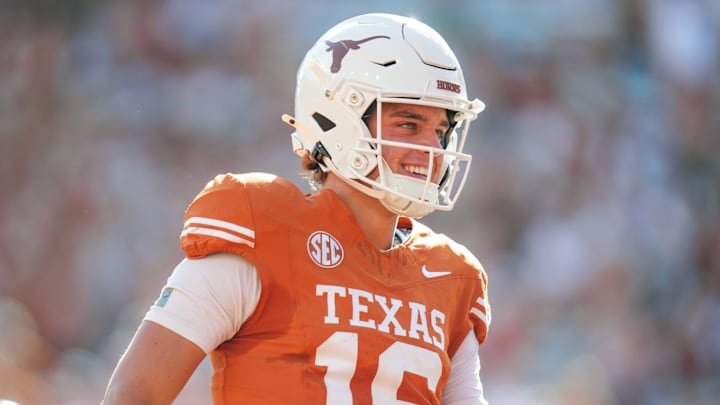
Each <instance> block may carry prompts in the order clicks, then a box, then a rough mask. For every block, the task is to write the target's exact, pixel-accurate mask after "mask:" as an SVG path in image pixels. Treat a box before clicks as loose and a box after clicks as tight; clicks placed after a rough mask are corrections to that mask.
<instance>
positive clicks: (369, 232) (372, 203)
mask: <svg viewBox="0 0 720 405" xmlns="http://www.w3.org/2000/svg"><path fill="white" fill-rule="evenodd" d="M323 188H329V189H331V190H333V191H335V193H337V195H338V196H339V197H340V199H342V200H343V202H344V203H345V204H346V205H347V206H348V208H350V211H352V213H353V215H354V216H355V219H356V220H357V223H358V225H360V229H362V231H363V233H365V237H367V238H368V239H369V240H370V241H371V242H372V243H373V244H374V245H375V246H376V247H377V248H378V249H380V250H387V249H390V248H391V247H392V242H393V237H394V232H395V226H396V225H397V219H398V215H397V214H395V213H394V212H391V211H388V209H387V208H385V206H384V205H382V203H381V202H380V201H378V200H377V199H376V198H373V197H370V196H369V195H367V194H365V193H363V192H362V191H360V190H358V189H356V188H354V187H352V186H351V185H349V184H347V183H346V182H345V181H344V180H342V179H340V178H339V177H337V176H336V175H334V174H332V173H330V174H329V175H328V177H327V179H326V180H325V183H324V184H323Z"/></svg>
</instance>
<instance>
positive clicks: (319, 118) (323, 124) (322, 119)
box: [312, 113, 335, 132]
mask: <svg viewBox="0 0 720 405" xmlns="http://www.w3.org/2000/svg"><path fill="white" fill-rule="evenodd" d="M312 117H313V119H314V120H315V122H317V124H318V125H319V126H320V129H322V130H323V132H327V131H329V130H331V129H333V128H335V123H334V122H332V121H330V119H329V118H328V117H326V116H324V115H322V114H320V113H313V115H312Z"/></svg>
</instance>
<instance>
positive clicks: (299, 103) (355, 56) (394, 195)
mask: <svg viewBox="0 0 720 405" xmlns="http://www.w3.org/2000/svg"><path fill="white" fill-rule="evenodd" d="M483 108H484V105H483V104H482V102H480V101H479V100H477V99H475V100H470V99H468V97H467V93H466V87H465V80H464V78H463V73H462V70H461V68H460V64H459V63H458V60H457V58H456V56H455V55H454V53H453V51H452V50H451V49H450V47H449V46H448V45H447V43H446V42H445V40H444V39H443V38H442V37H441V36H440V35H439V34H438V33H437V32H436V31H435V30H433V29H432V28H430V27H429V26H427V25H425V24H423V23H421V22H419V21H417V20H414V19H410V18H405V17H401V16H396V15H388V14H366V15H361V16H357V17H354V18H350V19H348V20H346V21H343V22H342V23H340V24H338V25H336V26H335V27H333V28H332V29H330V30H329V31H328V32H327V33H325V34H324V35H323V36H322V37H321V38H320V39H319V40H318V41H317V43H316V44H315V45H314V46H313V47H312V48H311V49H310V51H309V52H308V53H307V55H306V56H305V58H304V60H303V61H302V64H301V65H300V68H299V71H298V74H297V89H296V95H295V113H294V116H290V115H285V116H283V120H284V121H285V122H287V123H288V124H289V125H290V126H292V127H293V132H292V145H293V148H294V151H295V152H296V153H297V154H298V155H299V156H300V157H301V162H302V166H303V168H304V169H305V170H306V173H307V177H308V179H309V180H310V182H311V184H313V185H314V187H315V191H314V192H313V193H310V194H304V193H303V192H302V191H301V190H300V189H299V188H297V187H296V186H295V185H293V183H291V182H290V181H288V180H286V179H283V178H280V177H277V176H273V175H270V174H264V173H246V174H225V175H220V176H217V177H216V178H215V179H214V180H212V181H210V182H209V183H208V184H207V185H206V187H205V188H204V189H203V190H202V191H201V192H200V193H199V194H198V196H197V197H196V198H195V199H194V200H193V201H192V203H191V204H190V205H189V207H188V208H187V211H186V215H185V222H184V228H183V230H182V234H181V236H180V243H181V246H182V249H183V250H184V252H185V254H186V256H187V258H186V259H184V260H183V261H182V262H181V263H180V264H178V266H177V267H176V268H175V270H174V271H173V273H172V275H171V276H170V277H169V279H168V281H167V284H166V285H165V287H164V288H163V289H162V292H161V294H160V296H159V298H158V299H157V301H156V302H155V303H154V305H152V306H151V308H150V310H149V311H148V312H147V314H146V316H145V318H144V320H143V322H142V323H141V325H140V327H139V329H138V331H137V332H136V335H135V337H134V338H133V340H132V342H131V343H130V345H129V347H128V348H127V350H126V352H125V353H124V355H123V356H122V358H121V359H120V361H119V363H118V365H117V368H116V370H115V372H114V373H113V376H112V378H111V380H110V382H109V385H108V388H107V392H106V397H105V400H104V402H105V404H107V405H109V404H133V403H148V404H166V403H170V402H172V401H173V399H174V398H175V397H176V396H177V395H178V393H179V392H180V390H181V389H182V388H183V387H184V385H185V383H186V382H187V380H188V379H189V377H190V376H191V375H192V374H193V372H194V370H195V369H196V367H197V366H198V364H199V363H200V362H201V361H202V360H203V358H204V357H205V356H206V355H209V356H210V357H211V360H212V366H213V376H212V398H213V403H215V404H239V403H246V404H289V403H298V404H351V403H354V404H371V403H374V404H407V403H423V404H438V403H453V404H484V403H487V402H486V400H485V397H484V395H483V389H482V384H481V382H480V375H479V372H480V360H479V355H478V347H479V345H480V344H481V343H482V342H483V341H484V340H485V338H486V336H487V332H488V327H489V326H490V320H491V316H490V306H489V304H488V299H487V297H488V295H487V277H486V273H485V272H484V270H483V268H482V266H481V265H480V263H479V262H478V260H477V259H476V258H475V257H474V256H473V255H472V254H471V253H470V252H469V251H468V250H467V249H466V248H465V247H464V246H462V245H461V244H459V243H456V242H454V241H453V240H452V239H450V238H448V237H447V236H445V235H442V234H437V233H435V232H433V231H432V230H431V229H430V228H428V227H427V226H425V225H423V224H422V223H421V222H419V221H418V219H419V218H421V217H423V216H425V215H427V214H428V213H430V212H433V211H434V210H446V211H447V210H451V209H452V208H453V206H454V204H455V203H456V201H457V198H458V195H459V194H460V192H461V191H462V189H463V186H464V184H465V179H466V176H467V174H468V167H469V163H470V160H471V157H470V156H469V155H467V154H465V153H463V151H462V150H463V144H464V142H465V138H466V136H467V134H468V127H469V123H470V122H471V121H472V120H474V119H475V118H476V117H477V114H478V113H479V112H480V111H482V109H483Z"/></svg>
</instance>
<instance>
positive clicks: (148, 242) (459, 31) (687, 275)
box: [0, 0, 720, 405]
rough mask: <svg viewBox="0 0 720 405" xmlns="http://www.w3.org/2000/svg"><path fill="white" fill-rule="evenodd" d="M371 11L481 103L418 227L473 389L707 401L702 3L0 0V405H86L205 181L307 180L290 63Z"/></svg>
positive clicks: (196, 385)
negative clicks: (464, 301) (449, 248)
mask: <svg viewBox="0 0 720 405" xmlns="http://www.w3.org/2000/svg"><path fill="white" fill-rule="evenodd" d="M371 11H385V12H394V13H400V14H406V15H411V16H414V17H417V18H418V19H420V20H422V21H424V22H426V23H428V24H430V25H431V26H433V27H435V28H436V29H437V30H438V31H439V32H441V33H442V34H443V35H444V36H445V37H446V39H447V40H448V42H449V43H450V44H451V45H452V46H453V48H454V49H455V51H456V53H457V55H458V57H459V59H460V60H461V62H462V63H463V67H464V70H465V77H466V80H467V82H468V88H469V93H470V95H471V96H472V97H475V96H476V97H478V98H480V99H482V100H483V101H484V102H485V103H486V104H487V106H488V107H487V109H486V111H485V112H484V113H483V114H481V116H480V118H479V119H478V121H476V122H475V123H474V124H473V126H472V127H471V138H470V139H469V140H468V142H467V147H468V150H469V152H471V153H472V154H473V163H472V168H471V169H472V172H473V173H471V178H470V179H469V180H468V182H469V184H468V185H467V186H466V188H465V191H464V194H463V198H461V200H460V203H459V205H458V206H457V207H456V209H455V210H454V211H453V212H451V213H434V214H431V215H430V216H429V217H427V218H426V222H427V223H429V224H430V225H432V226H433V227H434V228H435V229H436V230H437V231H439V232H443V233H447V234H449V235H450V236H452V237H454V238H455V239H456V240H458V241H459V242H461V243H464V244H465V245H466V246H468V248H470V250H472V251H473V252H474V253H475V254H476V255H477V256H478V258H479V259H480V260H481V261H482V262H483V264H484V266H485V267H486V270H487V272H488V275H489V279H490V302H491V304H492V305H493V324H492V325H491V328H490V335H489V338H488V341H487V342H486V344H485V345H484V346H482V347H481V359H482V360H481V361H482V364H483V370H482V379H483V381H484V384H485V390H486V393H487V397H488V399H489V400H490V402H491V403H495V404H502V405H506V404H510V405H514V404H519V405H576V404H589V405H610V404H633V405H636V404H639V405H644V404H647V405H656V404H657V405H671V404H699V405H705V404H708V405H709V404H717V401H718V398H720V114H719V113H718V112H720V2H718V1H716V0H482V1H474V0H446V1H442V2H438V1H431V0H423V1H409V0H408V1H394V2H387V1H380V0H366V1H363V2H362V4H355V3H354V2H353V3H350V2H347V3H340V2H333V1H329V0H327V1H322V0H305V1H299V2H296V1H291V0H263V1H252V2H251V1H249V0H237V1H235V0H208V1H200V0H161V1H151V2H149V1H142V0H125V1H110V0H94V1H93V0H68V1H62V2H42V1H19V0H15V1H3V2H0V403H2V399H7V400H11V401H14V402H16V403H19V404H23V405H24V404H97V403H99V401H100V399H101V398H102V393H103V390H104V388H105V384H106V383H107V380H108V378H109V376H110V373H111V372H112V369H113V367H114V366H115V363H116V361H117V359H118V358H119V356H120V354H121V353H122V350H123V349H124V348H125V346H126V345H127V343H128V342H129V339H130V338H131V336H132V334H133V332H134V330H135V328H136V326H137V325H138V323H139V321H140V320H141V319H142V317H143V315H144V313H145V311H146V310H147V308H148V307H149V305H150V304H151V303H152V302H153V301H154V299H155V298H156V296H157V295H158V293H159V291H160V288H161V287H162V285H163V284H164V282H165V279H166V278H167V276H168V275H169V274H170V272H171V271H172V269H173V267H174V265H175V264H176V263H177V262H178V261H179V260H181V259H182V252H181V250H180V248H179V245H178V236H179V231H180V229H181V226H182V217H183V212H184V209H185V207H186V206H187V204H188V203H189V202H190V200H191V199H192V198H193V197H194V196H195V194H196V193H197V192H199V191H200V190H201V189H202V187H203V186H204V185H205V183H206V182H207V181H208V180H210V179H211V178H212V177H213V176H214V175H215V174H217V173H224V172H248V171H266V172H272V173H275V174H278V175H282V176H285V177H288V178H290V179H291V180H293V181H295V182H296V184H298V185H299V186H301V187H303V188H305V189H307V186H306V185H305V184H304V183H303V181H302V180H301V179H300V177H299V176H298V175H297V173H298V171H299V162H298V161H297V160H296V159H295V158H294V156H293V154H292V151H291V146H290V137H289V133H290V128H289V127H286V126H285V124H283V123H282V122H281V121H280V115H281V114H282V113H286V112H287V113H292V111H293V93H294V79H295V71H296V69H297V66H298V64H299V62H300V60H301V59H302V56H303V55H304V53H305V52H306V51H307V49H309V47H310V46H311V45H312V43H313V42H314V41H315V40H316V39H317V37H318V36H319V35H321V34H322V33H323V32H325V31H326V30H327V29H328V28H330V27H331V26H332V25H334V24H335V23H337V22H339V21H341V20H342V19H344V18H347V17H350V16H352V15H355V14H360V13H364V12H371ZM209 372H210V371H209V367H208V366H207V364H205V363H203V365H202V366H201V368H200V369H199V370H198V371H197V372H196V375H195V376H193V378H192V380H191V381H190V383H189V384H188V386H187V387H186V389H185V390H184V391H183V393H182V394H181V397H180V398H179V399H178V401H177V403H179V404H197V403H209V402H210V399H209V387H208V381H209Z"/></svg>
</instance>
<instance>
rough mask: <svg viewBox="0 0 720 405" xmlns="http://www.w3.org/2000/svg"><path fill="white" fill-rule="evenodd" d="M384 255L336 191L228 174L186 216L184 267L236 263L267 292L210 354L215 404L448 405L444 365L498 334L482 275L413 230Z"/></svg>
mask: <svg viewBox="0 0 720 405" xmlns="http://www.w3.org/2000/svg"><path fill="white" fill-rule="evenodd" d="M400 224H401V225H406V226H408V227H409V226H411V227H412V229H413V230H412V232H411V234H410V235H409V237H408V239H407V240H406V241H405V242H404V243H403V244H401V245H399V246H397V247H395V248H393V249H390V250H388V251H380V250H378V249H377V248H376V247H375V246H374V245H373V244H372V243H371V242H370V241H369V240H367V239H366V238H365V236H364V234H363V232H362V231H361V229H360V227H359V225H358V224H357V222H356V221H355V218H354V216H353V214H352V212H351V211H350V210H349V208H348V207H347V206H346V205H345V204H344V203H343V202H342V200H341V199H340V198H339V197H338V196H337V194H335V193H334V192H333V191H332V190H322V191H320V192H319V193H316V194H312V195H305V194H303V193H302V191H301V190H300V189H298V188H297V187H296V186H294V185H293V184H292V183H291V182H289V181H288V180H285V179H282V178H279V177H275V176H271V175H267V174H258V173H254V174H245V175H230V174H228V175H221V176H218V177H217V178H215V179H214V180H213V181H212V182H210V183H208V185H207V186H206V188H205V189H204V190H203V191H202V192H201V193H200V194H199V195H198V196H197V197H196V198H195V200H194V201H193V202H192V204H191V205H190V206H189V208H188V209H187V212H186V216H185V228H184V230H183V233H182V236H181V246H182V248H183V250H184V251H185V253H186V255H187V256H188V257H189V258H200V257H204V256H206V255H209V254H212V253H216V252H228V253H235V254H238V255H242V256H243V257H245V258H246V259H247V260H248V261H249V262H251V263H252V264H253V265H254V266H255V268H256V270H257V272H258V275H259V278H260V281H261V286H262V291H261V295H260V300H259V302H258V305H257V307H256V309H255V311H254V313H253V314H252V315H251V316H250V318H249V319H248V320H247V321H246V322H245V323H244V324H243V326H242V327H241V328H240V330H239V331H238V332H237V333H236V334H235V335H234V337H233V338H232V339H230V340H228V341H226V342H224V343H223V344H221V345H220V346H218V347H217V348H216V349H215V350H214V351H213V352H212V353H211V359H212V363H213V382H212V391H213V401H214V403H215V404H236V403H249V404H254V403H263V404H267V403H278V404H287V403H302V404H311V403H312V404H318V403H328V404H336V403H355V404H369V403H373V402H374V403H388V402H391V403H392V402H396V401H408V402H411V403H429V404H437V403H440V398H441V397H442V391H443V388H444V386H445V383H446V382H447V379H448V376H449V373H450V359H451V357H452V356H453V354H454V353H455V351H456V350H457V349H458V347H459V345H460V343H461V342H462V341H463V339H464V338H465V337H466V336H467V334H468V333H469V332H470V331H474V333H475V335H476V337H477V339H478V341H479V342H481V343H482V342H483V341H484V340H485V336H486V334H487V330H488V325H489V323H490V307H489V305H488V303H487V280H486V275H485V272H484V271H483V269H482V267H481V265H480V263H479V262H478V261H477V260H476V259H475V257H474V256H473V255H472V254H471V253H470V252H469V251H467V249H465V248H464V247H463V246H461V245H459V244H457V243H455V242H453V241H452V240H450V239H449V238H447V237H446V236H444V235H440V234H436V233H434V232H433V231H432V230H430V229H429V228H427V227H426V226H424V225H422V224H420V223H419V222H417V221H412V220H410V219H408V218H400Z"/></svg>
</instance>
